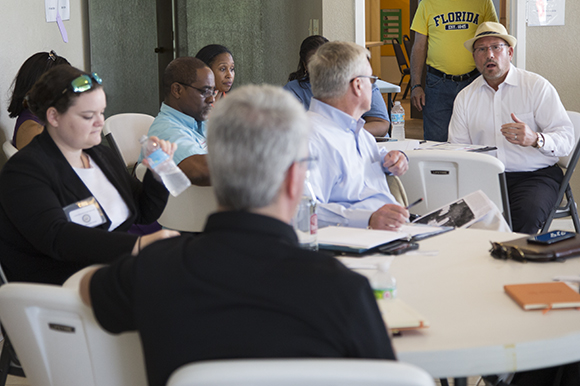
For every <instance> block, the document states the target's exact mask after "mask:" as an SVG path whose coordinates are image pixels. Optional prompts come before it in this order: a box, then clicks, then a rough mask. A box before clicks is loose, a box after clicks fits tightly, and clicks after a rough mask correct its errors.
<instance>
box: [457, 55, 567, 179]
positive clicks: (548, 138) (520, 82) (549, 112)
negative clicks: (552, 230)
mask: <svg viewBox="0 0 580 386" xmlns="http://www.w3.org/2000/svg"><path fill="white" fill-rule="evenodd" d="M511 113H514V114H515V116H516V117H517V118H518V119H519V120H521V121H523V122H525V123H527V125H528V126H529V127H530V129H532V130H533V131H535V132H540V133H542V134H543V135H544V138H545V145H544V146H543V147H542V148H540V149H537V148H534V147H532V146H527V147H523V146H519V145H515V144H511V143H509V142H508V141H507V140H506V139H505V137H504V136H503V135H502V134H501V131H500V130H501V125H503V124H505V123H510V122H513V119H512V118H511ZM449 141H450V142H452V143H461V144H477V145H487V146H496V147H497V158H498V159H499V160H500V161H501V162H503V164H504V165H505V168H506V171H507V172H528V171H534V170H538V169H542V168H545V167H548V166H551V165H554V164H555V163H556V162H558V157H563V156H566V155H568V154H569V153H570V151H571V150H572V149H573V147H574V144H575V141H574V126H573V125H572V122H571V121H570V119H569V118H568V114H567V113H566V109H565V108H564V106H563V105H562V102H561V101H560V97H559V96H558V92H557V91H556V89H555V88H554V86H552V85H551V84H550V82H548V81H547V80H546V79H544V78H542V77H541V76H540V75H537V74H534V73H532V72H528V71H524V70H521V69H519V68H516V67H515V66H513V65H511V64H510V69H509V72H508V75H507V77H506V79H505V81H504V82H503V83H501V84H500V85H499V87H498V90H497V91H495V90H494V89H493V88H491V87H490V86H489V85H488V84H487V82H486V81H485V79H484V77H483V76H480V77H479V78H477V79H476V80H474V81H473V83H471V85H469V86H467V87H466V88H464V89H463V90H462V91H461V92H460V93H459V94H458V95H457V98H456V99H455V104H454V106H453V116H452V117H451V122H450V123H449Z"/></svg>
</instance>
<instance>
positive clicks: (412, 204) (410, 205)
mask: <svg viewBox="0 0 580 386" xmlns="http://www.w3.org/2000/svg"><path fill="white" fill-rule="evenodd" d="M422 201H423V197H421V198H420V199H418V200H417V201H415V202H412V203H410V204H409V205H408V206H407V207H406V208H405V209H407V210H409V208H412V207H414V206H415V205H417V204H419V203H420V202H422Z"/></svg>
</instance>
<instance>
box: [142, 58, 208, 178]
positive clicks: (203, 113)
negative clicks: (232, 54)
mask: <svg viewBox="0 0 580 386" xmlns="http://www.w3.org/2000/svg"><path fill="white" fill-rule="evenodd" d="M163 91H164V93H165V99H164V101H163V103H162V104H161V109H160V111H159V114H158V115H157V117H156V118H155V121H153V124H152V125H151V127H150V128H149V136H152V135H154V136H157V137H159V138H161V139H165V140H167V141H170V142H174V143H176V144H177V150H176V151H175V154H174V155H173V159H174V161H175V163H176V164H177V166H179V167H180V168H181V170H183V172H184V173H185V174H186V175H187V176H188V177H189V179H190V180H191V183H193V184H195V185H201V186H204V185H209V184H210V180H209V170H208V167H207V160H206V156H205V155H206V154H207V143H206V126H205V120H206V119H207V116H208V114H209V112H210V110H211V108H212V105H213V103H214V102H215V93H216V91H215V82H214V75H213V72H212V71H211V69H210V68H209V67H208V66H206V65H205V63H203V62H202V61H201V60H199V59H196V58H192V57H182V58H177V59H175V60H173V61H172V62H171V63H169V65H168V66H167V68H166V69H165V72H164V74H163Z"/></svg>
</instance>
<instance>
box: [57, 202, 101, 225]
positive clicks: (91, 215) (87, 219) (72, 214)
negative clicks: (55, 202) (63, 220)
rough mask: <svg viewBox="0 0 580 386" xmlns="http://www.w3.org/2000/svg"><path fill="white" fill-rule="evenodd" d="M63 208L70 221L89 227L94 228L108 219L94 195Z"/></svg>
mask: <svg viewBox="0 0 580 386" xmlns="http://www.w3.org/2000/svg"><path fill="white" fill-rule="evenodd" d="M63 210H64V212H65V214H66V216H67V217H68V220H69V221H70V222H73V223H75V224H79V225H82V226H86V227H89V228H94V227H96V226H99V225H101V224H104V223H105V222H106V221H107V219H106V217H105V215H104V214H103V211H102V210H101V206H100V205H99V203H98V202H97V200H95V198H94V197H89V198H87V199H86V200H82V201H78V202H75V203H74V204H71V205H68V206H66V207H64V208H63Z"/></svg>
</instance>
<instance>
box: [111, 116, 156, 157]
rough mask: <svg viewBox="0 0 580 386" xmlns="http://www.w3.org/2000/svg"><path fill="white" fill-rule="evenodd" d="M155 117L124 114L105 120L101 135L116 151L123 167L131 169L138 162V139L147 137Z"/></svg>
mask: <svg viewBox="0 0 580 386" xmlns="http://www.w3.org/2000/svg"><path fill="white" fill-rule="evenodd" d="M153 120H155V117H152V116H151V115H147V114H138V113H126V114H116V115H113V116H110V117H109V118H107V119H106V120H105V126H104V127H103V135H104V136H105V138H106V139H107V141H108V142H109V146H111V148H113V149H114V150H116V151H118V152H119V154H120V155H121V157H122V158H123V161H124V162H125V165H127V167H130V168H132V167H133V166H135V164H136V163H137V161H138V160H139V154H140V153H141V144H140V143H139V138H141V136H143V135H147V132H148V131H149V127H150V126H151V124H152V123H153Z"/></svg>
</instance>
